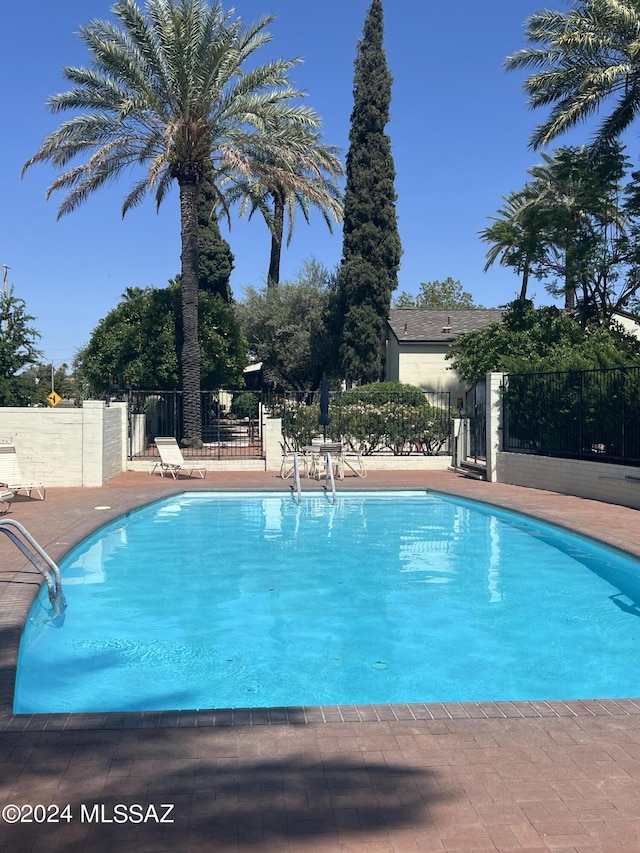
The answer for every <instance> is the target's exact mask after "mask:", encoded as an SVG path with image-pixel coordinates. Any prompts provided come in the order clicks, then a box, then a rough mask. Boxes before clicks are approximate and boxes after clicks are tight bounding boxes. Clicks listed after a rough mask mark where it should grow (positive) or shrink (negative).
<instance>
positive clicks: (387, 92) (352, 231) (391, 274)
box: [338, 0, 402, 384]
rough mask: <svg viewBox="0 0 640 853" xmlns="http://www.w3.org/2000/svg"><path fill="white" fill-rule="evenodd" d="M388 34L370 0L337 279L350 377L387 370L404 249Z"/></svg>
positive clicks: (373, 377) (366, 377) (344, 362)
mask: <svg viewBox="0 0 640 853" xmlns="http://www.w3.org/2000/svg"><path fill="white" fill-rule="evenodd" d="M383 37H384V24H383V8H382V0H372V3H371V6H370V7H369V11H368V13H367V17H366V19H365V23H364V30H363V37H362V39H361V40H360V42H359V43H358V51H357V55H356V61H355V70H354V86H353V96H354V103H353V111H352V113H351V128H350V132H349V151H348V153H347V160H346V175H347V180H346V187H345V197H344V234H343V247H342V261H341V265H340V273H339V282H338V287H339V309H340V313H341V326H342V333H341V344H340V361H341V370H342V373H343V375H344V377H345V378H346V379H347V382H348V383H349V384H352V383H356V384H361V383H365V382H375V381H378V380H380V379H382V378H384V339H385V323H386V320H387V318H388V316H389V309H390V307H391V294H392V293H393V291H394V290H395V289H396V287H397V286H398V267H399V265H400V256H401V254H402V246H401V243H400V235H399V233H398V223H397V217H396V192H395V186H394V180H395V166H394V163H393V156H392V154H391V141H390V139H389V137H388V136H387V134H386V133H385V127H386V125H387V123H388V122H389V106H390V103H391V83H392V77H391V74H390V73H389V70H388V67H387V60H386V55H385V52H384V47H383Z"/></svg>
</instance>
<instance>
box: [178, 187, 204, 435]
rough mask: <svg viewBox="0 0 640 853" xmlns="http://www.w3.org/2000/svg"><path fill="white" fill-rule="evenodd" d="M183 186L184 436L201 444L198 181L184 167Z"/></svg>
mask: <svg viewBox="0 0 640 853" xmlns="http://www.w3.org/2000/svg"><path fill="white" fill-rule="evenodd" d="M178 183H179V186H180V236H181V240H182V255H181V261H182V268H181V273H180V289H181V293H182V336H183V337H182V353H181V367H182V390H183V393H184V408H183V414H182V418H183V438H182V442H183V444H184V445H185V446H188V447H199V446H200V445H201V444H202V435H201V431H202V423H201V412H200V405H201V404H200V342H199V339H198V211H197V199H198V182H197V176H196V175H194V174H193V173H186V171H182V172H181V174H180V175H179V176H178Z"/></svg>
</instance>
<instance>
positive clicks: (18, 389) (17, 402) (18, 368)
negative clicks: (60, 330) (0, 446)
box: [0, 288, 50, 406]
mask: <svg viewBox="0 0 640 853" xmlns="http://www.w3.org/2000/svg"><path fill="white" fill-rule="evenodd" d="M33 320H35V317H32V316H31V314H27V311H26V303H25V301H24V300H23V299H18V298H17V297H16V296H14V295H13V288H9V291H8V293H6V294H5V293H3V294H2V295H0V406H28V405H30V404H32V403H37V402H42V400H43V394H42V391H43V389H39V388H38V385H37V383H36V382H35V381H34V379H33V377H31V376H29V375H28V374H27V373H26V372H25V368H27V367H28V366H29V365H33V364H36V362H37V361H38V359H39V358H40V357H41V355H42V353H41V352H40V350H38V349H37V348H36V341H37V339H38V338H39V337H40V333H39V332H38V331H36V329H35V328H34V327H33V326H32V325H30V324H31V322H32V321H33ZM49 390H50V389H49ZM44 396H46V394H45V395H44Z"/></svg>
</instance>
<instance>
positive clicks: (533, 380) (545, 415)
mask: <svg viewBox="0 0 640 853" xmlns="http://www.w3.org/2000/svg"><path fill="white" fill-rule="evenodd" d="M502 422H503V427H504V433H503V449H504V450H506V451H509V452H512V453H537V454H541V455H545V456H561V457H566V458H573V459H590V460H592V461H595V462H615V463H619V464H625V465H638V464H640V368H637V367H627V368H613V369H609V370H575V371H565V372H559V373H525V374H509V375H507V376H505V377H504V385H503V421H502Z"/></svg>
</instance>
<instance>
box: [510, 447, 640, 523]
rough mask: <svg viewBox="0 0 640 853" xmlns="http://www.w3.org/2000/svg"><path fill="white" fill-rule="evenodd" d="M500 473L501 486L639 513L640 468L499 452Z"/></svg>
mask: <svg viewBox="0 0 640 853" xmlns="http://www.w3.org/2000/svg"><path fill="white" fill-rule="evenodd" d="M497 472H498V482H499V483H510V484H512V485H514V486H529V487H530V488H533V489H547V490H549V491H552V492H560V493H562V494H565V495H577V496H578V497H580V498H591V499H593V500H598V501H605V503H613V504H620V505H622V506H630V507H633V508H634V509H640V468H632V467H630V466H628V465H608V464H607V463H604V462H589V461H588V460H579V459H552V458H550V457H548V456H533V455H531V456H530V455H528V454H525V453H504V452H500V453H498V459H497ZM627 478H629V479H627Z"/></svg>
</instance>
